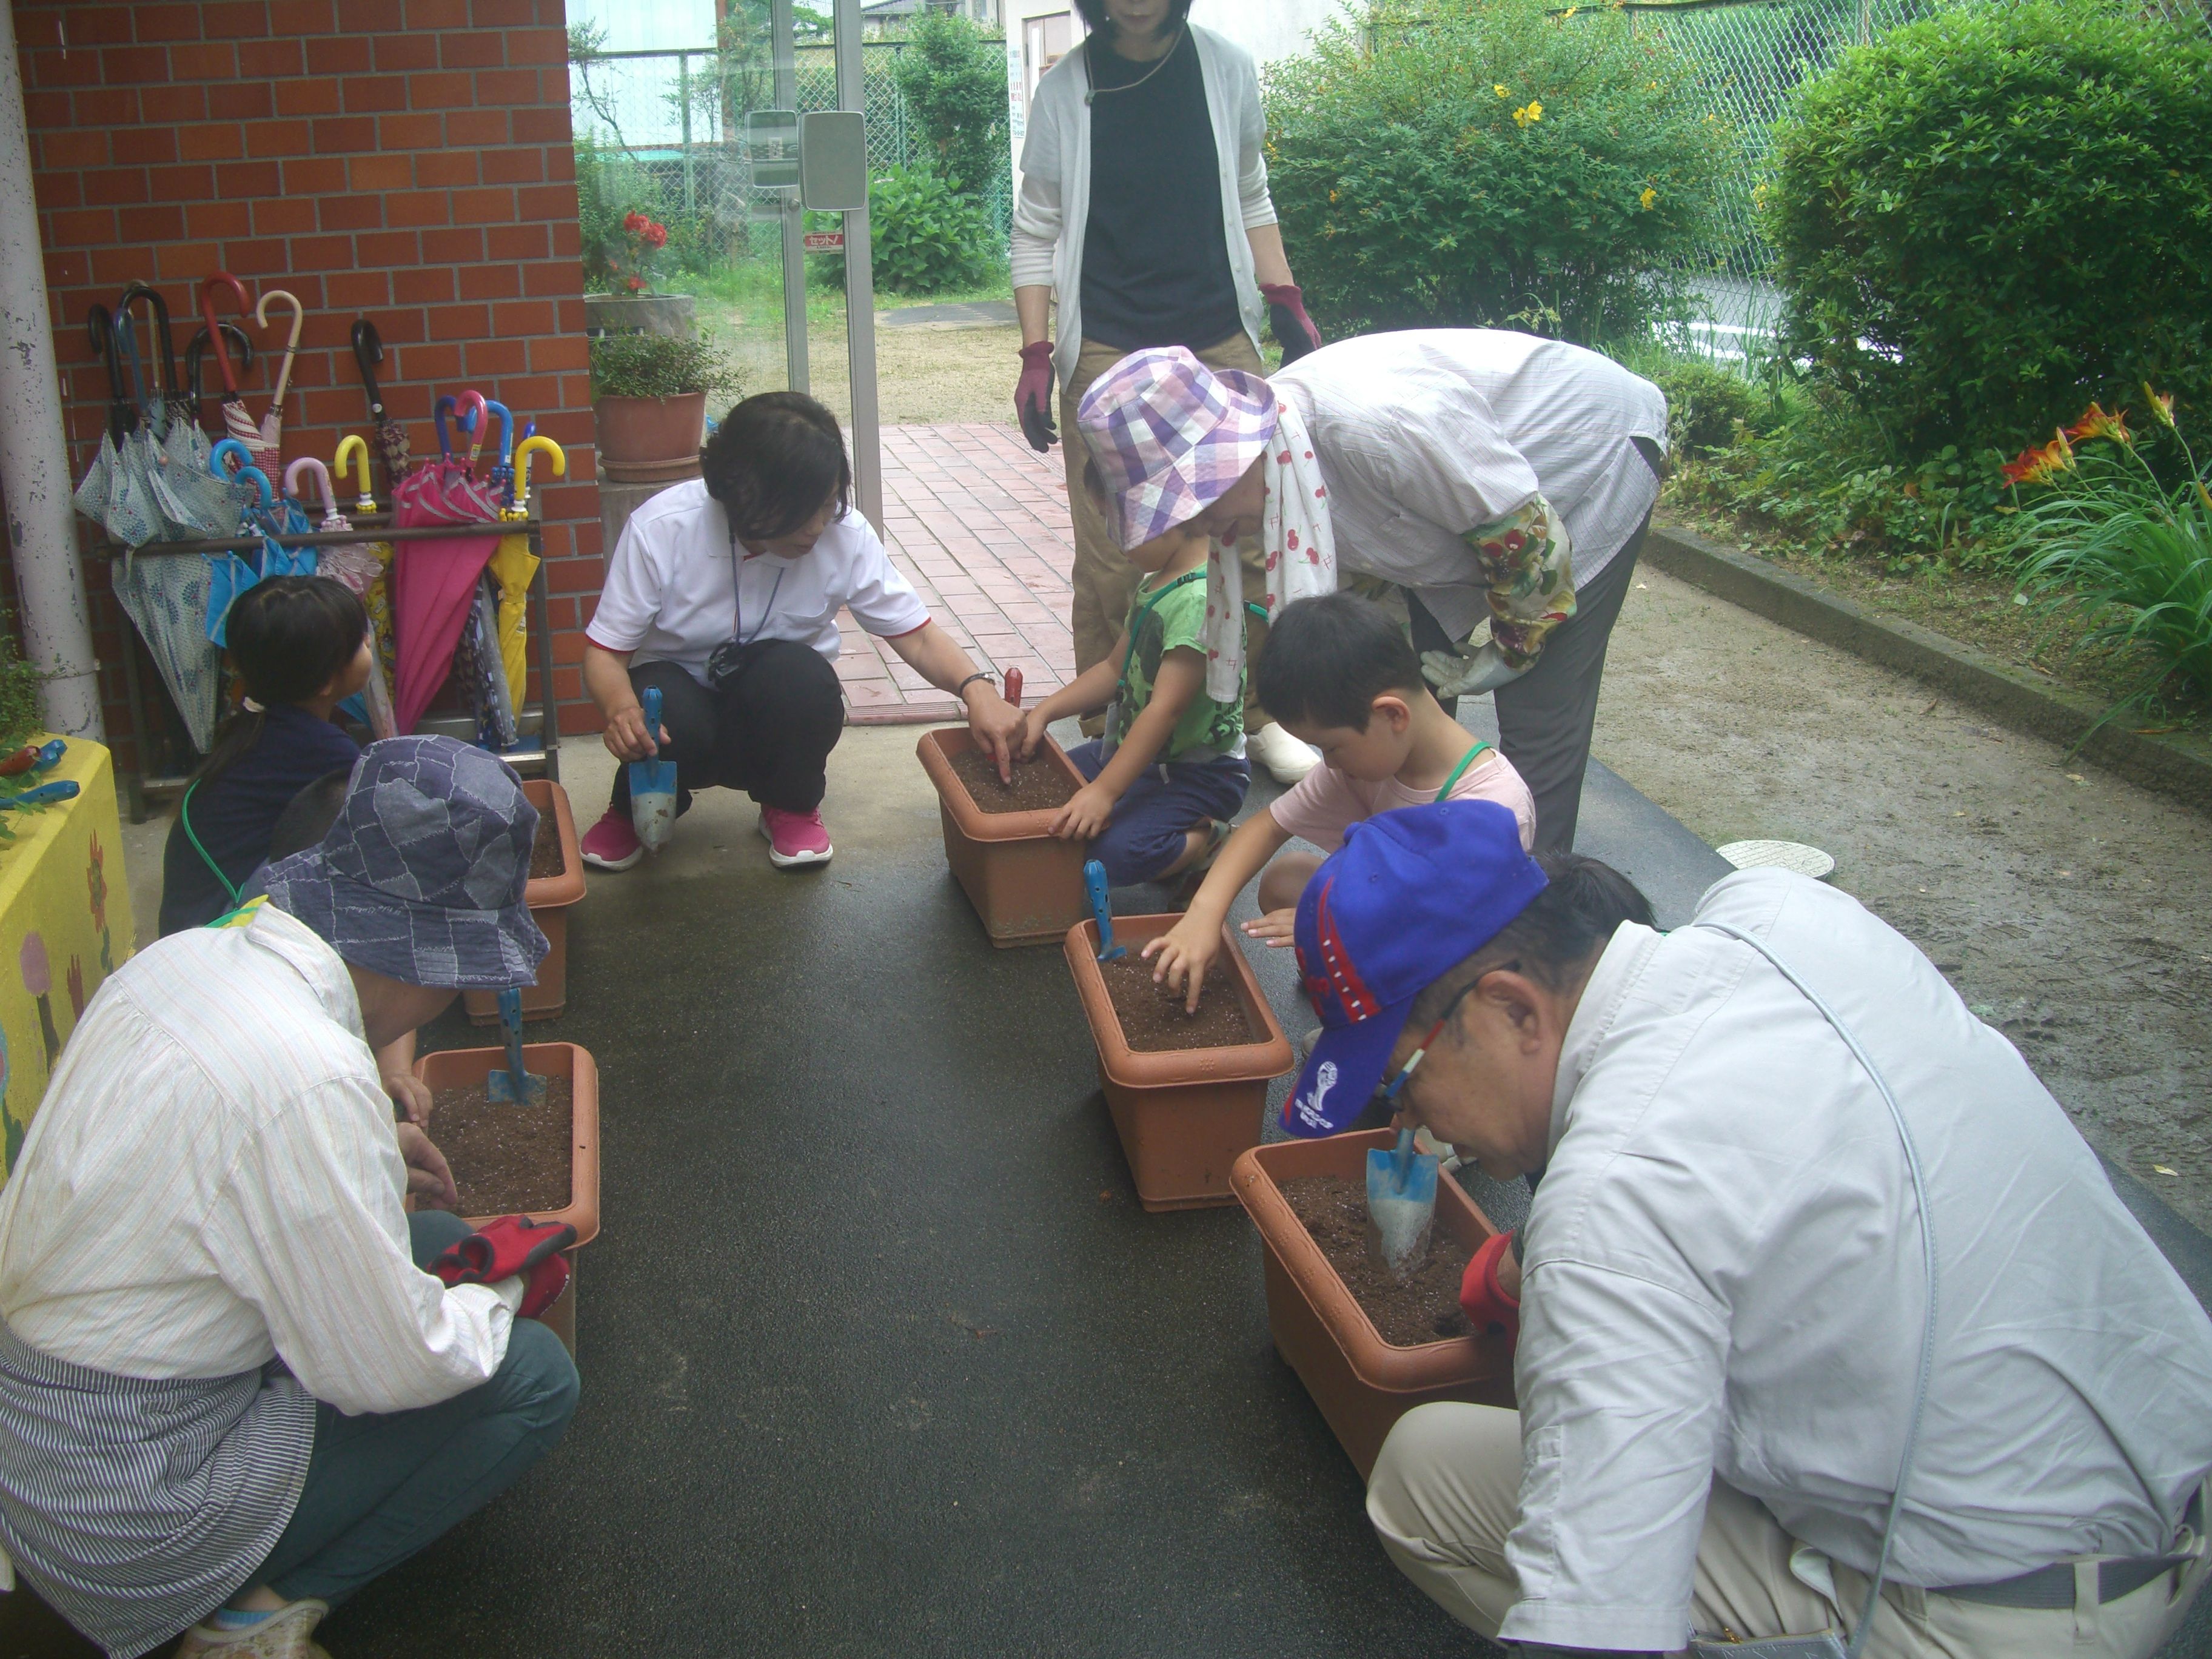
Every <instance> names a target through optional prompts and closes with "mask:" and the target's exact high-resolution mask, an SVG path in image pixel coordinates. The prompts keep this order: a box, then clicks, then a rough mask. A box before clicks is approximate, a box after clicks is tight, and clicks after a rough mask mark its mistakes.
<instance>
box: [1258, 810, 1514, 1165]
mask: <svg viewBox="0 0 2212 1659" xmlns="http://www.w3.org/2000/svg"><path fill="white" fill-rule="evenodd" d="M1544 886H1545V876H1544V872H1543V869H1542V867H1541V866H1540V865H1538V863H1537V862H1536V860H1534V859H1533V858H1531V857H1529V856H1528V854H1527V853H1525V852H1523V851H1522V848H1521V829H1520V824H1519V822H1518V820H1516V818H1515V817H1514V816H1513V813H1512V811H1511V809H1510V808H1508V807H1504V806H1501V805H1498V803H1497V802H1495V801H1487V800H1458V801H1445V802H1443V803H1441V804H1439V805H1432V806H1410V807H1407V808H1404V809H1402V810H1401V811H1395V812H1384V813H1382V814H1380V815H1378V816H1377V817H1372V818H1369V819H1367V820H1366V821H1365V822H1364V823H1355V824H1353V825H1352V826H1351V828H1350V829H1347V830H1346V832H1345V838H1344V845H1343V846H1342V847H1341V848H1339V849H1338V850H1337V851H1336V852H1335V853H1334V854H1332V855H1331V856H1330V857H1329V858H1328V860H1327V861H1325V862H1324V863H1323V864H1322V866H1321V868H1320V869H1319V870H1317V871H1316V872H1314V877H1313V879H1312V880H1311V881H1310V882H1308V883H1307V884H1306V888H1305V891H1304V893H1303V894H1301V895H1300V896H1299V898H1298V911H1297V952H1298V972H1299V975H1300V976H1301V978H1302V979H1303V980H1304V985H1305V992H1306V997H1307V1000H1310V1002H1311V1003H1312V1004H1313V1006H1314V1012H1316V1014H1318V1015H1320V1016H1321V1024H1322V1030H1321V1036H1320V1037H1319V1039H1318V1040H1317V1041H1316V1042H1315V1043H1314V1046H1313V1052H1312V1053H1311V1054H1309V1055H1308V1056H1307V1057H1306V1063H1305V1066H1304V1069H1302V1070H1301V1071H1300V1072H1299V1073H1298V1081H1297V1087H1296V1088H1294V1089H1292V1090H1291V1097H1290V1099H1289V1100H1288V1101H1286V1102H1285V1103H1284V1106H1283V1127H1284V1128H1285V1129H1286V1130H1288V1131H1289V1132H1290V1133H1291V1134H1294V1135H1308V1136H1312V1135H1333V1134H1340V1133H1343V1132H1344V1131H1345V1130H1346V1129H1348V1128H1350V1127H1352V1123H1353V1122H1354V1121H1356V1120H1357V1119H1358V1116H1359V1115H1360V1114H1361V1113H1362V1112H1364V1110H1365V1109H1367V1104H1368V1102H1369V1101H1370V1099H1371V1098H1372V1097H1373V1096H1374V1094H1375V1091H1376V1088H1377V1087H1378V1086H1379V1085H1381V1084H1382V1081H1383V1069H1384V1067H1385V1066H1387V1065H1388V1064H1389V1059H1390V1051H1391V1049H1392V1048H1394V1047H1395V1045H1396V1043H1397V1041H1398V1037H1399V1034H1400V1033H1401V1032H1402V1031H1403V1030H1405V1027H1406V1018H1407V1015H1408V1014H1409V1013H1410V1012H1412V1011H1413V1002H1414V1000H1415V999H1416V998H1418V997H1419V995H1420V994H1421V993H1422V992H1423V991H1425V990H1426V989H1427V988H1428V987H1430V986H1431V985H1432V984H1434V983H1435V982H1436V981H1437V980H1438V979H1439V978H1441V977H1442V976H1443V975H1444V974H1445V973H1446V972H1448V971H1449V969H1452V968H1453V967H1455V966H1456V965H1457V964H1458V963H1462V962H1463V961H1465V960H1466V959H1467V958H1468V957H1471V956H1473V955H1474V953H1475V952H1476V951H1479V950H1480V949H1481V948H1482V947H1483V946H1484V945H1486V944H1488V943H1489V942H1490V940H1491V939H1493V938H1495V937H1496V936H1497V934H1498V932H1499V930H1501V929H1502V928H1504V927H1505V925H1506V924H1507V923H1508V922H1510V921H1512V920H1513V919H1514V918H1515V917H1516V916H1517V915H1520V914H1521V912H1522V910H1524V909H1525V908H1528V902H1529V901H1530V900H1531V899H1533V898H1534V897H1535V896H1536V895H1537V894H1539V893H1541V892H1542V891H1543V890H1544ZM1409 894H1419V896H1420V897H1419V903H1418V905H1411V906H1409V905H1408V903H1407V895H1409Z"/></svg>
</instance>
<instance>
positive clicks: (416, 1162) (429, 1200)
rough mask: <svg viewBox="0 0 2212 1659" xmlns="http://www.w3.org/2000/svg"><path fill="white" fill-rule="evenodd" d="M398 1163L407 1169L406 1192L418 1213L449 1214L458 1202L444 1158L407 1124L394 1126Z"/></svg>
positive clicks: (451, 1174)
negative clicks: (397, 1147)
mask: <svg viewBox="0 0 2212 1659" xmlns="http://www.w3.org/2000/svg"><path fill="white" fill-rule="evenodd" d="M397 1129H398V1136H399V1157H400V1161H401V1162H403V1163H404V1164H406V1165H407V1192H408V1194H409V1196H410V1197H411V1198H413V1199H414V1200H415V1207H416V1208H417V1209H419V1210H450V1209H453V1207H454V1206H457V1205H459V1203H460V1201H461V1189H460V1188H458V1187H456V1186H454V1185H453V1169H452V1167H451V1166H450V1165H448V1164H447V1162H446V1155H445V1154H444V1153H443V1152H440V1151H439V1150H438V1149H437V1148H436V1147H435V1146H432V1145H431V1144H430V1137H429V1136H428V1135H426V1134H424V1133H422V1131H421V1130H420V1129H418V1128H416V1127H415V1126H414V1125H413V1124H411V1123H402V1124H399V1125H398V1126H397Z"/></svg>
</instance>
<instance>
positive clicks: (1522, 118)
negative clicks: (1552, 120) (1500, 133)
mask: <svg viewBox="0 0 2212 1659" xmlns="http://www.w3.org/2000/svg"><path fill="white" fill-rule="evenodd" d="M1543 118H1544V106H1542V105H1541V104H1540V103H1538V102H1536V101H1535V100H1534V99H1533V98H1532V99H1530V100H1528V102H1527V103H1525V104H1523V105H1522V106H1521V107H1520V108H1519V109H1516V110H1515V111H1514V112H1513V125H1516V126H1517V127H1526V126H1527V125H1528V124H1529V123H1530V122H1532V121H1541V120H1542V119H1543Z"/></svg>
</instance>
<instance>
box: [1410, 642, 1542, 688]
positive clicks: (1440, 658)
mask: <svg viewBox="0 0 2212 1659" xmlns="http://www.w3.org/2000/svg"><path fill="white" fill-rule="evenodd" d="M1534 666H1535V664H1534V662H1528V663H1524V664H1522V665H1521V666H1520V667H1518V668H1516V667H1514V666H1513V665H1512V664H1510V663H1509V662H1507V661H1506V660H1505V653H1504V652H1502V651H1500V650H1499V649H1498V647H1496V646H1495V645H1492V644H1490V643H1488V642H1487V641H1486V642H1485V643H1484V644H1483V646H1482V647H1480V649H1479V650H1477V651H1475V652H1474V653H1473V654H1472V655H1470V656H1465V657H1462V656H1461V655H1459V654H1458V653H1455V652H1451V651H1424V652H1422V653H1421V675H1422V678H1425V679H1426V680H1427V681H1428V683H1429V684H1431V685H1433V686H1434V687H1436V688H1437V696H1440V697H1479V696H1481V695H1482V694H1483V693H1484V692H1486V691H1495V690H1498V687H1499V686H1501V685H1510V684H1512V683H1513V682H1514V681H1515V680H1517V679H1519V678H1521V677H1522V675H1523V674H1525V673H1527V672H1528V671H1529V670H1530V669H1531V668H1534Z"/></svg>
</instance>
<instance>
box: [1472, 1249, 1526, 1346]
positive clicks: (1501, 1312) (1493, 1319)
mask: <svg viewBox="0 0 2212 1659" xmlns="http://www.w3.org/2000/svg"><path fill="white" fill-rule="evenodd" d="M1512 1248H1513V1235H1512V1234H1511V1233H1495V1234H1492V1236H1491V1237H1489V1238H1488V1239H1486V1240H1485V1241H1484V1243H1483V1246H1482V1248H1481V1249H1479V1250H1477V1251H1476V1252H1475V1253H1474V1260H1473V1261H1470V1262H1468V1264H1467V1273H1466V1274H1465V1276H1464V1277H1462V1279H1461V1280H1460V1281H1459V1305H1460V1307H1461V1309H1462V1310H1463V1311H1464V1312H1465V1313H1466V1315H1467V1322H1468V1324H1470V1325H1472V1326H1474V1328H1475V1330H1476V1332H1477V1333H1478V1334H1480V1332H1483V1331H1486V1330H1488V1329H1489V1328H1491V1327H1492V1325H1502V1326H1504V1328H1505V1340H1506V1341H1507V1343H1508V1344H1511V1343H1513V1342H1516V1341H1518V1340H1520V1337H1521V1304H1520V1302H1519V1301H1518V1299H1516V1297H1510V1296H1508V1295H1506V1294H1505V1289H1504V1286H1503V1285H1500V1284H1499V1283H1498V1261H1499V1259H1500V1258H1501V1257H1503V1256H1504V1254H1505V1253H1506V1251H1508V1250H1510V1249H1512Z"/></svg>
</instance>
